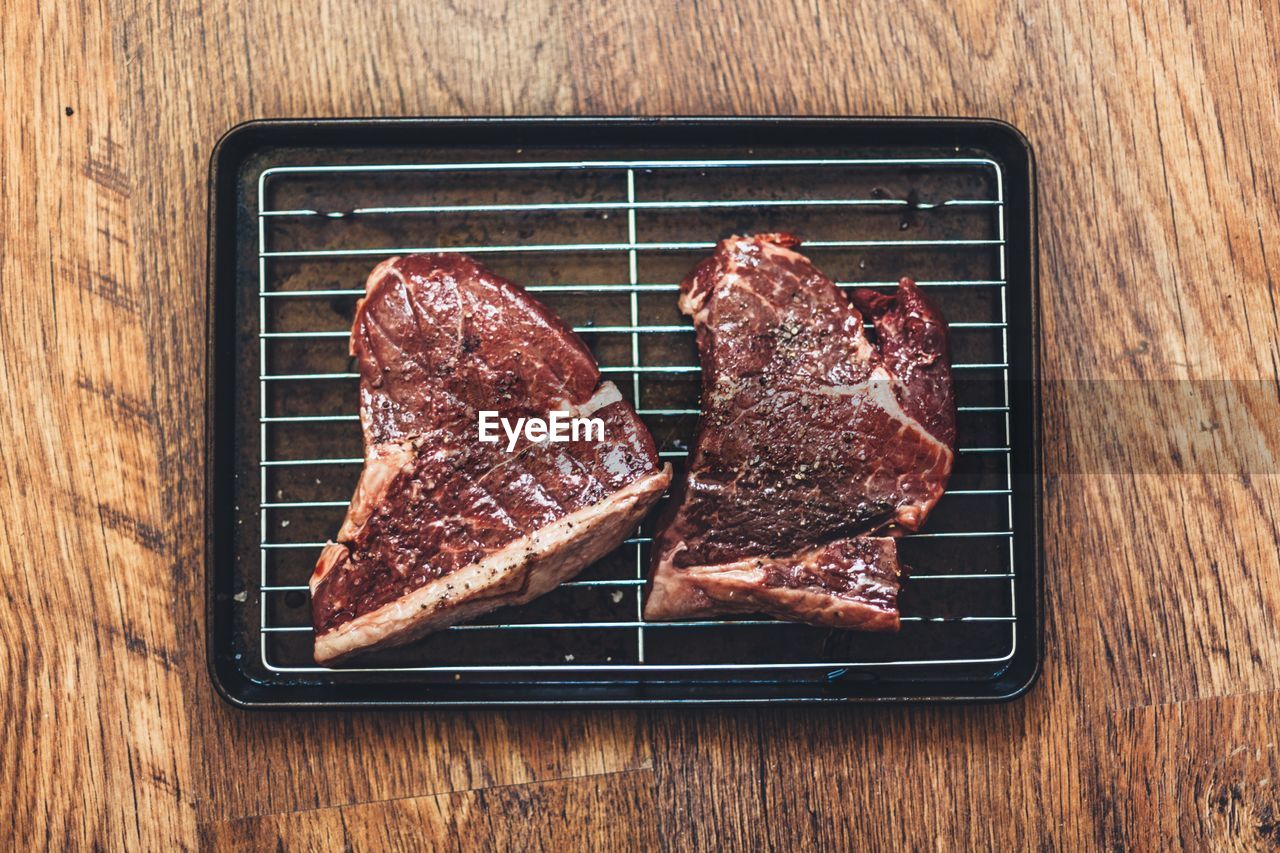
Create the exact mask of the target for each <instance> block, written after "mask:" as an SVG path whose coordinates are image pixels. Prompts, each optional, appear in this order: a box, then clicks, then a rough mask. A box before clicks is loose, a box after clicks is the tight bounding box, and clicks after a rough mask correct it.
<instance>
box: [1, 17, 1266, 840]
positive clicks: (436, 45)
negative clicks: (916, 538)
mask: <svg viewBox="0 0 1280 853" xmlns="http://www.w3.org/2000/svg"><path fill="white" fill-rule="evenodd" d="M0 34H2V36H0V53H2V55H3V68H2V70H0V93H2V94H3V107H4V118H3V127H2V128H0V169H2V187H3V189H2V191H0V212H2V213H0V223H2V226H0V282H2V284H0V312H2V315H0V316H2V322H0V397H2V398H3V400H4V401H5V405H4V406H3V407H2V408H0V442H2V443H3V450H2V452H0V477H2V481H0V482H2V484H3V488H4V490H5V495H4V500H3V501H0V514H2V515H0V521H2V523H0V554H3V555H4V556H5V557H6V558H7V559H6V562H7V565H8V569H7V571H5V572H4V579H3V581H0V591H2V592H3V595H4V607H3V613H2V614H0V686H2V692H3V699H2V700H0V703H3V708H2V709H0V710H2V713H0V815H4V816H5V820H4V821H3V822H0V825H3V826H4V828H6V829H8V830H10V831H12V832H13V833H14V835H15V837H16V838H17V839H18V840H20V841H22V842H25V843H32V844H37V845H41V846H54V847H62V846H64V845H71V846H77V847H78V846H87V845H89V844H90V843H93V842H103V843H105V844H108V845H111V846H130V847H138V846H142V845H146V846H147V847H156V848H166V847H172V846H196V845H209V846H215V845H216V846H221V845H224V844H230V843H239V844H253V845H261V846H266V845H274V844H276V843H277V842H278V841H279V842H283V843H284V844H285V846H296V847H299V848H303V847H305V846H309V845H319V844H323V845H326V846H337V845H348V844H349V845H351V846H353V847H356V848H368V849H380V848H382V847H384V846H385V845H386V844H387V843H389V842H407V841H410V840H413V839H415V838H416V839H431V838H434V840H435V841H436V842H437V844H438V846H443V847H450V846H455V845H459V846H460V845H462V844H464V843H465V844H467V845H468V846H470V845H476V844H479V843H484V844H489V845H493V846H499V847H511V846H515V847H524V846H534V845H536V844H545V845H547V846H551V845H553V844H554V845H560V846H565V845H572V846H573V847H577V846H585V845H586V844H588V843H589V844H591V845H592V846H602V847H635V846H644V847H651V846H656V845H659V844H662V845H671V846H675V847H680V848H694V847H701V848H707V847H714V846H725V847H743V848H755V847H758V846H761V845H763V844H764V842H766V841H772V842H774V846H776V847H779V848H782V849H795V848H798V847H802V846H808V845H810V844H812V843H814V842H819V841H826V842H831V843H833V845H838V846H842V847H847V846H851V845H854V844H856V845H857V846H859V847H861V846H863V845H871V844H876V845H884V846H888V845H893V844H909V845H911V846H913V847H934V846H936V847H943V846H947V847H950V846H952V845H953V844H955V845H966V846H977V845H982V846H986V845H994V844H1000V845H1002V846H1016V847H1026V846H1037V847H1038V846H1043V845H1047V846H1054V847H1061V848H1067V849H1072V848H1077V847H1079V846H1082V845H1083V846H1089V847H1092V846H1098V845H1102V844H1112V843H1119V842H1124V841H1126V840H1127V841H1128V842H1130V843H1132V844H1135V845H1136V846H1140V847H1147V846H1156V845H1157V841H1158V839H1159V838H1160V836H1170V837H1173V838H1179V837H1180V838H1181V839H1183V840H1184V841H1187V842H1195V843H1206V842H1213V843H1217V844H1221V845H1238V846H1240V847H1250V846H1254V845H1260V844H1267V843H1269V844H1272V845H1274V844H1276V843H1280V751H1278V747H1280V734H1278V733H1280V629H1278V628H1277V621H1278V620H1277V617H1278V616H1280V566H1278V564H1277V536H1278V531H1277V516H1278V515H1280V475H1278V474H1277V470H1278V469H1277V468H1276V466H1275V464H1274V456H1272V455H1271V454H1270V453H1269V452H1268V451H1269V450H1271V449H1274V446H1275V443H1276V439H1277V422H1278V421H1280V417H1278V415H1280V408H1277V407H1278V406H1280V391H1278V390H1277V389H1280V378H1278V374H1277V365H1278V364H1280V352H1278V346H1280V314H1278V313H1277V309H1276V300H1277V293H1276V289H1277V286H1280V240H1277V238H1278V237H1280V193H1278V190H1280V159H1278V158H1277V152H1280V121H1278V119H1280V49H1278V48H1277V45H1280V5H1278V4H1277V3H1276V2H1274V0H1226V2H1219V3H1186V2H1165V0H1146V2H1138V0H1130V2H1106V0H1064V2H1037V0H1027V2H1024V3H1021V4H994V3H984V2H980V0H958V2H942V0H938V2H889V0H879V2H862V3H857V4H848V5H847V6H844V7H842V6H841V5H839V4H835V3H824V2H820V0H807V2H798V0H796V2H788V0H772V1H771V2H767V3H762V4H746V3H720V2H713V1H712V0H702V2H688V3H673V4H670V5H668V6H665V7H663V6H661V4H649V3H637V4H632V6H630V7H622V6H619V5H614V4H594V3H593V4H583V5H582V7H581V8H574V7H573V6H572V4H569V3H557V2H546V0H524V2H496V0H491V2H487V3H476V4H474V6H471V5H468V4H464V3H452V2H450V3H438V4H432V3H424V2H413V1H412V0H400V1H399V2H383V3H376V4H375V3H367V4H345V3H337V2H325V1H324V0H322V2H300V0H293V2H280V3H229V4H220V3H208V4H201V3H196V2H190V0H175V2H172V3H167V4H154V5H153V4H148V3H146V2H130V0H120V2H116V3H106V2H89V0H65V2H46V3H39V4H37V3H36V2H34V0H19V2H18V5H17V8H16V9H13V8H11V7H8V8H7V10H6V12H5V13H4V14H3V15H0ZM699 113H706V114H721V113H723V114H752V113H761V114H838V115H846V114H848V115H859V114H866V115H875V114H909V115H962V116H994V117H998V118H1002V119H1006V120H1008V121H1010V122H1013V123H1014V124H1015V125H1017V126H1018V127H1020V128H1021V129H1022V130H1023V131H1025V132H1026V133H1027V135H1028V136H1029V137H1030V138H1031V140H1032V142H1033V143H1034V145H1035V147H1036V150H1037V154H1038V158H1039V166H1040V173H1039V191H1040V199H1041V204H1040V223H1041V235H1042V236H1041V249H1042V253H1043V257H1042V263H1041V270H1042V295H1043V303H1044V309H1045V317H1044V336H1043V344H1044V352H1043V368H1044V371H1045V374H1046V376H1047V377H1048V378H1049V379H1050V380H1054V382H1053V383H1052V384H1051V385H1050V387H1049V388H1048V390H1047V398H1046V423H1045V443H1046V457H1047V458H1046V464H1047V482H1046V483H1045V492H1046V498H1047V509H1046V511H1047V527H1048V548H1047V567H1046V571H1047V578H1046V588H1047V591H1046V608H1047V623H1046V634H1047V638H1046V658H1047V663H1046V665H1045V668H1044V675H1043V677H1042V678H1041V680H1040V682H1039V684H1038V685H1037V686H1036V687H1035V688H1034V689H1033V690H1032V692H1031V693H1030V694H1029V695H1028V696H1027V697H1026V698H1024V699H1023V700H1021V701H1018V702H1015V703H1012V704H1008V705H1002V706H990V707H880V708H870V707H868V708H853V709H850V710H829V709H828V710H812V709H810V710H806V709H797V708H781V709H775V710H763V709H749V710H730V711H726V710H675V711H661V710H644V711H617V712H613V711H610V712H570V713H564V712H554V713H552V712H533V711H485V712H453V713H380V714H359V713H319V714H271V715H261V714H258V715H250V714H245V713H241V712H239V711H236V710H233V709H231V708H229V707H227V706H226V705H224V704H223V703H222V702H221V701H220V700H219V699H218V698H217V697H216V696H215V695H214V692H213V690H212V688H211V687H210V683H209V679H208V677H207V676H206V673H205V669H204V658H203V655H204V652H203V633H202V631H203V625H202V622H203V616H202V609H201V608H202V603H201V590H202V579H203V567H202V564H201V551H200V543H201V536H202V525H203V522H202V512H203V505H202V495H203V482H202V480H203V477H202V470H201V458H202V448H203V434H202V423H201V411H202V406H203V404H204V392H203V386H202V382H203V379H202V377H203V371H204V357H203V346H204V331H205V306H204V283H205V267H206V264H205V249H206V246H205V215H206V202H207V198H206V167H207V163H208V157H209V153H210V150H211V148H212V146H213V144H214V142H215V140H216V139H217V138H218V136H219V135H220V134H221V133H222V132H223V131H224V130H226V129H227V128H228V127H230V126H231V125H233V124H235V123H237V122H240V121H242V120H244V119H249V118H254V117H265V116H303V115H306V116H363V115H486V114H494V115H499V114H501V115H508V114H536V115H541V114H546V115H555V114H564V115H568V114H628V115H630V114H654V115H656V114H699ZM1078 380H1126V383H1125V384H1120V383H1110V384H1107V385H1106V387H1107V388H1111V389H1113V391H1114V389H1115V388H1120V389H1123V390H1121V391H1120V392H1118V393H1111V394H1110V396H1109V397H1108V401H1109V402H1108V403H1107V405H1105V406H1104V405H1101V404H1098V403H1096V402H1094V398H1092V397H1091V396H1090V395H1088V394H1082V393H1078V389H1079V388H1080V386H1081V383H1080V382H1079V381H1078ZM1141 380H1146V381H1145V382H1143V381H1141ZM1153 380H1180V381H1181V382H1179V383H1174V384H1171V385H1167V386H1157V385H1156V383H1155V382H1153ZM1160 387H1163V388H1165V390H1164V391H1161V390H1159V388H1160ZM1153 388H1156V389H1157V390H1152V389H1153ZM1259 438H1261V439H1262V441H1261V443H1260V447H1259V448H1258V449H1259V453H1256V454H1243V455H1242V454H1240V453H1237V452H1236V451H1237V450H1238V449H1239V448H1240V447H1241V446H1242V444H1245V443H1253V444H1254V445H1258V444H1259V442H1258V439H1259ZM1246 457H1247V458H1246ZM0 831H3V830H0Z"/></svg>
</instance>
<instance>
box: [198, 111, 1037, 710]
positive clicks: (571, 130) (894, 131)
mask: <svg viewBox="0 0 1280 853" xmlns="http://www.w3.org/2000/svg"><path fill="white" fill-rule="evenodd" d="M753 126H754V127H757V128H761V127H768V128H770V129H772V130H775V131H780V132H782V133H788V132H790V133H791V134H793V135H794V136H795V137H796V138H795V140H794V143H793V144H800V143H802V142H812V141H813V140H812V139H809V138H804V139H801V138H800V131H802V130H809V131H813V132H817V131H821V132H822V133H823V134H826V135H835V134H839V133H848V134H849V135H851V136H866V135H868V134H871V133H879V134H882V135H884V136H888V137H900V136H912V135H916V134H920V135H921V136H924V135H925V134H926V132H927V131H934V132H937V131H951V132H952V133H965V134H966V135H973V136H974V137H975V143H974V144H976V145H984V144H985V145H986V146H990V145H991V144H992V143H998V145H997V147H999V148H1000V149H1001V150H1000V151H999V153H1000V154H1001V155H1004V157H1005V158H1006V159H1003V162H1002V165H1004V166H1005V168H1006V169H1007V170H1008V171H1009V173H1010V174H1011V175H1013V174H1015V172H1016V174H1017V176H1018V178H1019V180H1025V189H1026V203H1027V211H1026V214H1027V215H1026V220H1025V225H1026V232H1025V234H1026V237H1027V241H1026V242H1027V246H1026V253H1025V258H1023V259H1015V261H1017V260H1025V269H1023V270H1020V271H1022V272H1025V274H1026V276H1027V281H1028V284H1029V288H1028V301H1029V312H1028V313H1029V316H1028V317H1027V321H1028V322H1027V330H1026V337H1025V339H1026V342H1027V343H1028V344H1029V365H1028V367H1029V375H1028V376H1026V377H1025V381H1027V382H1028V383H1029V384H1030V388H1029V391H1030V393H1029V394H1028V395H1027V405H1028V406H1029V408H1030V412H1029V413H1028V416H1027V417H1026V418H1025V419H1026V421H1027V422H1028V423H1027V425H1028V426H1029V428H1030V435H1029V438H1030V446H1029V447H1028V448H1027V451H1028V452H1027V455H1028V459H1027V460H1026V461H1027V462H1028V463H1029V467H1030V471H1029V473H1026V474H1020V475H1016V476H1020V477H1028V478H1029V479H1030V481H1031V482H1030V489H1029V492H1030V494H1031V498H1032V501H1031V504H1032V505H1031V508H1030V513H1031V523H1030V524H1028V525H1024V526H1025V527H1027V530H1026V534H1028V535H1029V536H1030V538H1031V540H1032V541H1031V542H1030V543H1029V547H1028V549H1027V551H1028V552H1029V553H1030V555H1031V557H1032V559H1031V566H1030V568H1029V569H1026V570H1024V571H1027V572H1029V574H1030V577H1029V578H1028V579H1027V585H1029V587H1030V589H1029V590H1025V589H1024V593H1025V594H1023V595H1022V596H1020V598H1019V599H1018V602H1017V603H1018V605H1019V613H1020V615H1021V614H1022V613H1023V610H1024V608H1025V607H1026V606H1030V608H1031V613H1030V614H1029V615H1025V616H1024V617H1023V618H1021V619H1020V620H1019V622H1018V623H1017V624H1018V628H1015V630H1018V631H1019V634H1018V637H1019V644H1018V647H1017V650H1016V651H1015V653H1014V656H1013V658H1012V659H1011V660H1010V663H1009V665H1008V667H1007V668H1006V669H1005V671H1004V673H1003V674H1002V675H1001V676H1000V677H998V678H996V679H992V680H991V681H989V682H960V681H951V682H947V681H945V680H937V681H916V682H911V681H888V682H876V681H874V680H873V681H860V680H853V681H851V682H849V683H847V684H845V683H842V682H835V681H828V682H827V683H826V684H823V683H822V682H819V681H817V680H815V681H814V682H813V683H812V684H800V683H791V682H774V683H772V684H770V685H768V687H769V688H772V691H769V690H768V689H767V688H766V689H764V690H762V688H761V685H759V684H746V683H737V684H735V683H731V682H714V683H709V684H708V683H699V682H697V681H685V682H678V681H677V682H656V683H653V684H641V683H637V682H634V681H628V680H626V679H618V680H615V681H613V682H609V683H601V682H596V683H583V682H572V681H571V680H565V681H560V682H550V683H543V682H532V681H530V682H519V683H514V684H512V685H509V686H507V685H494V684H473V685H468V684H465V683H464V684H452V685H443V688H444V689H442V686H441V685H429V684H422V685H418V686H417V688H418V689H417V693H416V695H414V696H411V697H410V696H406V695H404V694H406V693H407V692H408V689H409V688H408V687H407V686H406V685H404V684H377V685H314V684H308V685H287V684H262V683H260V682H258V681H255V680H254V679H252V678H251V677H250V676H248V675H247V674H246V673H245V672H244V671H243V670H242V669H241V668H240V667H239V666H238V665H237V664H236V662H235V660H234V659H233V658H232V656H231V655H229V654H226V653H225V652H226V651H229V648H230V642H229V640H230V634H231V624H230V623H231V610H232V606H233V602H232V600H231V593H230V590H229V589H227V588H226V586H227V584H228V583H229V582H230V580H231V576H232V574H233V572H232V570H231V568H230V566H229V562H230V561H228V560H226V559H220V557H221V555H220V553H219V550H218V547H219V541H218V537H217V535H216V533H217V530H218V525H219V519H225V518H226V517H229V511H234V510H233V508H232V507H231V506H229V505H230V503H231V495H230V494H229V493H228V490H227V489H226V488H225V487H226V486H227V481H228V479H229V478H231V477H232V476H233V475H229V474H228V473H223V471H225V470H226V469H225V468H222V469H220V467H219V462H220V460H221V459H222V458H223V457H224V456H227V455H229V453H230V445H231V438H232V432H233V430H232V429H230V428H227V425H226V423H225V422H226V421H228V420H229V421H231V426H232V427H234V416H233V415H232V414H231V412H232V407H231V406H219V405H218V403H219V401H220V400H222V399H224V398H226V397H227V396H228V393H229V390H228V389H229V387H230V391H231V392H234V384H235V382H234V380H235V369H234V364H232V365H231V366H230V369H229V374H228V367H227V364H226V363H227V362H228V361H230V359H229V357H228V356H229V352H230V348H227V347H224V348H223V353H222V354H221V362H220V354H219V351H218V350H219V347H218V341H219V333H220V329H221V326H220V321H221V322H222V323H223V324H224V325H230V324H231V323H233V321H234V309H235V301H234V300H235V281H234V271H235V266H236V264H235V253H236V240H235V222H236V205H235V200H236V183H235V182H236V179H237V176H238V173H239V167H240V165H241V163H242V162H243V161H244V160H245V159H246V158H247V157H249V156H250V155H251V154H252V153H253V152H254V151H256V150H259V149H261V148H265V147H275V146H281V145H285V144H288V143H287V142H285V141H283V140H284V139H286V138H289V137H294V139H293V144H295V145H297V144H298V142H299V140H298V139H297V138H296V137H299V136H301V137H302V138H303V139H305V142H303V143H302V144H303V146H304V147H305V146H306V145H314V146H321V145H342V144H349V145H357V144H358V145H365V146H368V147H370V148H375V147H383V146H390V145H394V144H396V143H397V142H407V143H412V142H413V141H414V140H413V139H412V138H411V137H412V136H413V135H415V134H416V133H420V132H422V131H428V130H430V131H437V132H439V131H441V130H453V131H463V132H465V134H466V135H467V136H472V135H475V134H480V135H484V134H485V133H486V132H489V133H492V134H493V135H494V136H495V137H497V136H498V135H499V134H505V135H507V136H510V135H511V134H513V133H516V132H534V133H537V134H549V135H556V134H558V135H559V137H560V138H559V139H558V140H555V141H556V142H559V143H562V144H563V145H565V146H573V145H583V146H585V145H587V144H590V143H589V140H587V139H585V138H584V137H585V136H586V135H588V134H593V133H604V134H617V133H618V132H620V131H633V132H645V133H648V134H657V135H659V136H667V135H669V136H670V138H669V139H663V140H658V139H646V140H645V142H648V143H654V142H658V141H662V142H668V143H685V144H687V145H690V146H697V145H699V144H709V143H714V142H718V141H720V140H715V139H707V138H702V139H699V138H698V136H699V135H700V134H703V135H718V134H719V133H722V132H723V131H725V130H727V129H735V128H737V129H740V128H743V127H753ZM361 136H367V137H369V138H363V139H361V138H358V137H361ZM388 137H403V139H402V140H401V139H392V138H388ZM682 137H684V138H682ZM984 137H985V139H984ZM437 138H438V136H437ZM440 144H442V145H444V144H446V143H440ZM467 144H474V141H473V140H471V139H467V140H464V141H463V142H461V143H458V145H459V147H465V146H466V145H467ZM543 144H549V141H547V142H543ZM615 144H617V145H618V146H619V147H623V146H625V144H626V143H625V142H621V141H620V142H617V143H615ZM782 144H786V143H785V142H783V143H782ZM854 144H862V145H865V144H867V141H866V140H865V139H862V140H857V141H856V142H855V143H854ZM924 144H926V145H927V144H929V143H928V142H925V143H924ZM993 153H995V152H993ZM208 181H209V185H208V186H209V207H208V228H209V232H208V236H207V240H208V242H207V253H208V254H207V262H208V266H207V270H206V273H207V275H206V294H205V295H206V324H205V344H206V347H205V356H206V360H205V411H204V427H205V441H204V454H205V457H204V472H205V489H204V499H205V512H204V519H203V520H204V536H203V562H204V569H205V584H204V591H205V606H204V615H205V630H204V635H205V652H206V654H205V663H206V667H207V670H208V673H209V676H210V680H211V681H212V683H213V687H214V690H215V692H216V693H217V694H218V695H219V696H220V697H221V698H222V699H223V700H224V701H226V702H227V703H228V704H230V705H232V706H234V707H237V708H241V709H245V710H291V709H334V708H351V709H356V708H359V709H379V708H385V709H405V708H429V707H440V708H482V707H513V706H515V707H565V706H568V707H644V706H653V705H708V706H718V705H757V704H793V705H802V704H804V705H812V704H821V705H833V704H834V705H853V704H858V705H863V704H868V703H881V704H883V703H888V704H903V703H920V704H967V703H984V704H987V703H999V702H1008V701H1012V700H1015V699H1018V698H1020V697H1021V696H1023V695H1025V694H1026V693H1027V691H1029V690H1030V689H1031V687H1032V686H1033V685H1034V684H1035V683H1036V682H1037V681H1038V679H1039V676H1040V673H1041V671H1042V667H1043V658H1044V618H1043V609H1044V606H1043V598H1044V593H1043V586H1044V583H1043V577H1044V512H1043V489H1044V482H1043V447H1042V445H1043V443H1042V434H1043V424H1042V411H1041V408H1042V406H1041V387H1040V357H1041V343H1040V326H1041V320H1040V298H1039V244H1038V231H1039V228H1038V225H1039V222H1038V218H1039V213H1038V204H1039V200H1038V193H1037V185H1036V161H1035V153H1034V149H1033V147H1032V145H1031V142H1030V141H1029V140H1028V139H1027V137H1026V135H1025V134H1023V133H1022V131H1020V130H1019V129H1018V128H1016V127H1015V126H1013V125H1012V124H1010V123H1008V122H1006V121H1003V120H1001V119H995V118H967V117H928V116H891V117H878V116H696V115H690V116H653V117H633V116H566V117H549V116H472V117H394V118H387V117H367V118H268V119H251V120H248V121H244V122H241V123H239V124H236V125H234V126H232V127H231V128H229V129H228V130H227V131H226V132H225V133H224V134H223V135H222V136H221V138H220V139H219V140H218V142H217V143H216V144H215V146H214V148H213V151H212V153H211V156H210V159H209V174H208ZM1007 224H1008V226H1009V227H1010V229H1011V230H1012V228H1014V227H1017V226H1019V225H1021V224H1022V223H1021V222H1019V223H1017V224H1016V225H1015V224H1014V223H1012V222H1009V223H1007ZM1019 266H1021V264H1019ZM1010 267H1011V268H1013V267H1014V264H1013V263H1011V264H1010ZM227 302H230V315H229V317H228V318H224V317H223V316H222V315H223V313H224V312H226V310H227V306H226V304H225V303H227ZM223 333H224V334H225V331H224V332H223ZM1020 420H1021V419H1020ZM225 538H228V539H229V537H225ZM220 565H223V566H224V567H225V568H223V569H222V570H221V571H220V570H219V566H220ZM1028 633H1029V634H1030V636H1029V637H1024V636H1023V635H1024V634H1028ZM1023 639H1029V640H1031V642H1030V643H1026V642H1022V640H1023ZM868 684H870V685H875V684H882V685H887V686H889V687H891V688H893V689H892V691H891V692H881V693H872V692H869V691H863V690H859V689H858V688H859V686H862V685H868ZM934 685H937V686H938V688H940V689H938V690H933V689H929V688H931V687H932V686H934ZM943 685H950V686H951V687H952V688H955V687H962V688H965V689H951V690H943V689H941V688H942V687H943ZM982 686H989V687H990V688H991V689H990V690H988V691H982V690H978V689H974V688H978V687H982ZM659 687H661V688H663V689H665V690H667V691H669V692H667V693H666V694H665V695H661V696H646V695H644V694H645V693H649V692H654V691H655V688H659ZM914 688H921V689H918V690H917V689H914ZM801 690H803V691H806V692H804V693H801V692H800V691H801ZM477 691H478V692H479V694H480V695H475V694H476V693H477ZM569 691H572V692H575V693H576V694H577V695H575V696H572V697H569V698H566V697H565V696H563V695H557V694H560V693H564V692H569ZM628 691H629V692H628ZM703 691H718V692H719V693H720V694H721V695H715V696H712V695H698V694H699V693H700V692H703ZM743 691H751V692H752V693H757V694H758V693H761V692H765V693H769V692H773V693H776V694H777V695H750V694H748V693H744V692H743ZM324 692H330V693H337V694H340V695H337V696H330V697H328V698H325V697H323V696H313V695H300V694H316V693H324ZM351 693H357V694H361V695H358V696H351V695H347V694H351ZM396 694H400V695H396ZM448 694H454V695H452V696H450V695H448ZM503 694H508V695H503ZM593 694H594V695H593ZM682 694H683V695H682Z"/></svg>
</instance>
